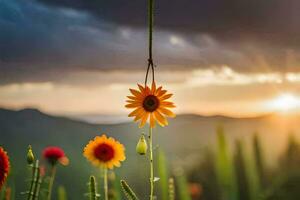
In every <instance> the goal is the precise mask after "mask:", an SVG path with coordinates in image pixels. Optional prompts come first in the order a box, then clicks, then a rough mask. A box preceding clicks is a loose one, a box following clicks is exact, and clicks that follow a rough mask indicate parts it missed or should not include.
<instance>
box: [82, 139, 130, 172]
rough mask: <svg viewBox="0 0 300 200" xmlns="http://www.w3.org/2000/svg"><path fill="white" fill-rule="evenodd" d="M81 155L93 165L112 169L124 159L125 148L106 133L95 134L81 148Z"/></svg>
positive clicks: (118, 165)
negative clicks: (92, 138) (82, 148)
mask: <svg viewBox="0 0 300 200" xmlns="http://www.w3.org/2000/svg"><path fill="white" fill-rule="evenodd" d="M83 155H84V156H85V157H86V158H87V159H88V160H89V161H90V162H91V163H92V164H94V165H95V166H98V167H104V168H106V169H112V168H113V167H114V166H115V167H120V165H121V163H120V162H121V161H124V160H125V158H126V157H125V148H124V146H123V145H122V144H121V143H120V142H118V141H116V140H115V139H114V138H111V137H110V138H107V137H106V135H102V136H101V137H99V136H97V137H95V138H94V140H91V141H90V142H89V143H88V144H87V145H86V147H85V148H84V150H83Z"/></svg>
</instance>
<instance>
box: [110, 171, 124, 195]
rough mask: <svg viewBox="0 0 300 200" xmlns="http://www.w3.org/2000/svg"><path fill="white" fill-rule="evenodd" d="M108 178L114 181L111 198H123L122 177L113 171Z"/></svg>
mask: <svg viewBox="0 0 300 200" xmlns="http://www.w3.org/2000/svg"><path fill="white" fill-rule="evenodd" d="M108 178H109V181H110V182H112V189H111V190H110V199H113V200H122V197H121V186H120V179H119V178H118V177H117V176H116V175H115V173H114V172H111V173H110V174H109V176H108Z"/></svg>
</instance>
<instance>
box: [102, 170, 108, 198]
mask: <svg viewBox="0 0 300 200" xmlns="http://www.w3.org/2000/svg"><path fill="white" fill-rule="evenodd" d="M103 171H104V176H103V177H104V197H105V200H108V182H107V168H104V169H103Z"/></svg>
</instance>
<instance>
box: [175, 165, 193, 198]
mask: <svg viewBox="0 0 300 200" xmlns="http://www.w3.org/2000/svg"><path fill="white" fill-rule="evenodd" d="M175 176H176V183H177V191H178V195H179V199H180V200H191V196H190V194H189V187H188V182H187V178H186V176H185V174H184V172H183V170H182V169H177V170H176V172H175Z"/></svg>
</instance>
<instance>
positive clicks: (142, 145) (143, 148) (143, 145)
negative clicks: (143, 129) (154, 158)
mask: <svg viewBox="0 0 300 200" xmlns="http://www.w3.org/2000/svg"><path fill="white" fill-rule="evenodd" d="M147 149H148V145H147V142H146V140H145V136H144V134H142V136H141V138H140V139H139V142H138V143H137V145H136V152H137V153H138V154H140V155H145V154H146V153H147Z"/></svg>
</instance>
